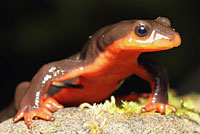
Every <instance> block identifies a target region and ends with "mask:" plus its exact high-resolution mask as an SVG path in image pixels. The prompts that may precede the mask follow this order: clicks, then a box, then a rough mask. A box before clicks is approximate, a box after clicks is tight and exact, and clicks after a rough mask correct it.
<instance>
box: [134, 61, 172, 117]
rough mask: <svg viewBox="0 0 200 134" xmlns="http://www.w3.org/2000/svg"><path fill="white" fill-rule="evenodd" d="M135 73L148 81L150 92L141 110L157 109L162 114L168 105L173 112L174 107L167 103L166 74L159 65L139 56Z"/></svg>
mask: <svg viewBox="0 0 200 134" xmlns="http://www.w3.org/2000/svg"><path fill="white" fill-rule="evenodd" d="M137 75H138V76H140V77H141V78H143V79H145V80H147V81H148V82H149V83H150V86H151V90H152V93H151V95H150V97H149V98H148V100H147V102H146V103H144V104H142V105H143V108H142V112H148V111H157V112H159V113H161V114H164V113H165V111H166V109H167V108H168V107H169V108H171V109H172V110H173V111H174V112H176V108H175V107H174V106H172V105H169V104H167V103H168V74H167V71H166V70H165V69H164V68H163V67H162V66H160V65H158V64H156V63H154V62H152V61H149V60H146V59H142V58H139V59H138V69H137Z"/></svg>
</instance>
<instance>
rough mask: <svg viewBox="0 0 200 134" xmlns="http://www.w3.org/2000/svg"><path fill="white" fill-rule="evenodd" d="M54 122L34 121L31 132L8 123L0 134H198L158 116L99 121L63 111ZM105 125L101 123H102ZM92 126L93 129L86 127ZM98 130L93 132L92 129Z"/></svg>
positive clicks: (181, 121) (196, 127)
mask: <svg viewBox="0 0 200 134" xmlns="http://www.w3.org/2000/svg"><path fill="white" fill-rule="evenodd" d="M53 115H54V117H55V118H56V120H55V121H54V122H50V121H43V120H34V121H33V124H34V126H33V128H32V129H31V130H29V129H27V127H26V125H25V124H24V122H23V121H19V122H18V123H13V122H12V119H8V120H6V121H4V122H2V123H1V124H0V133H1V134H29V133H31V134H90V133H91V131H93V132H95V130H97V131H96V132H98V133H102V134H183V133H189V134H191V133H200V124H199V123H196V122H194V121H192V120H189V119H187V118H185V117H181V118H180V117H177V116H174V115H160V114H155V113H154V114H149V113H148V114H143V115H140V116H137V115H135V114H132V116H131V117H130V118H126V117H128V116H129V115H126V116H124V115H119V114H110V113H107V112H105V113H104V114H103V115H102V116H101V117H100V118H98V119H97V118H95V115H94V114H93V113H92V112H91V111H90V110H89V109H84V110H83V111H79V109H78V108H65V109H62V110H59V111H57V112H55V113H54V114H53ZM104 121H105V122H104ZM89 123H90V126H92V125H91V124H93V129H92V128H91V127H90V126H89V125H86V124H89ZM94 124H95V125H94ZM96 126H98V127H97V128H95V127H96Z"/></svg>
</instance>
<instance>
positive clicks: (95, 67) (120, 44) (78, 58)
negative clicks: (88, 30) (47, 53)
mask: <svg viewBox="0 0 200 134" xmlns="http://www.w3.org/2000/svg"><path fill="white" fill-rule="evenodd" d="M180 44H181V38H180V36H179V34H178V33H177V32H176V31H175V30H174V29H173V28H171V24H170V21H169V19H167V18H165V17H158V18H157V19H155V20H125V21H121V22H118V23H116V24H112V25H109V26H105V27H103V28H101V29H100V30H98V31H97V32H96V33H95V34H94V35H93V36H90V38H89V41H88V42H87V43H86V44H85V45H84V47H83V49H82V51H81V52H79V53H77V54H75V55H73V56H71V57H69V58H67V59H64V60H60V61H55V62H51V63H48V64H46V65H44V66H42V67H41V69H40V70H39V71H38V72H37V73H36V75H35V76H34V77H33V79H32V80H31V82H22V83H20V84H19V85H18V86H17V88H16V93H15V106H16V108H17V109H18V113H17V114H16V116H15V117H14V122H17V121H19V120H20V119H21V118H24V121H25V123H26V124H27V126H28V127H29V128H31V126H32V120H33V118H34V117H39V118H42V119H45V120H54V118H53V117H52V112H55V111H56V110H57V109H61V108H63V105H65V106H72V105H79V104H81V103H83V102H88V103H94V102H99V101H103V100H104V99H106V98H108V97H109V96H110V95H111V94H112V93H113V92H114V91H115V90H116V88H117V87H118V86H119V84H120V83H121V81H123V80H124V79H125V78H127V77H129V76H131V75H133V74H135V75H137V76H139V77H141V78H142V79H144V80H146V81H148V82H149V84H150V87H151V91H152V93H151V95H150V96H149V98H148V101H147V102H146V103H145V104H143V108H142V111H143V112H146V111H153V110H155V111H157V112H160V113H162V114H163V113H165V110H166V108H167V107H170V108H172V109H173V111H174V112H175V111H176V108H175V107H174V106H172V105H169V104H167V103H168V95H167V90H168V76H167V72H166V70H165V69H164V68H163V67H161V66H160V65H158V64H156V63H154V62H151V61H149V60H145V59H142V58H141V59H140V58H138V57H139V55H140V54H141V53H144V52H153V51H161V50H166V49H170V48H173V47H177V46H179V45H180ZM61 104H63V105H61Z"/></svg>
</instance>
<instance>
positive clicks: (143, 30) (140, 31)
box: [135, 25, 150, 37]
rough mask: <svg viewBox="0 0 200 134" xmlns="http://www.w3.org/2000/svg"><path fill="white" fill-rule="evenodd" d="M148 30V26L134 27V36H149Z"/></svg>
mask: <svg viewBox="0 0 200 134" xmlns="http://www.w3.org/2000/svg"><path fill="white" fill-rule="evenodd" d="M149 32H150V29H149V27H148V26H145V25H139V26H136V27H135V34H136V35H137V36H139V37H145V36H147V35H148V34H149Z"/></svg>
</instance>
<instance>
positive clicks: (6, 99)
mask: <svg viewBox="0 0 200 134" xmlns="http://www.w3.org/2000/svg"><path fill="white" fill-rule="evenodd" d="M197 2H198V0H189V1H187V0H123V1H121V0H109V1H108V0H96V1H95V0H17V1H16V0H7V1H4V2H1V4H0V10H1V11H0V17H1V18H0V46H1V47H0V50H1V51H0V62H1V63H0V78H1V86H0V91H1V93H0V108H2V107H4V106H6V105H8V103H10V102H11V100H12V99H13V94H14V90H15V87H16V85H17V84H18V83H19V82H21V81H24V80H31V78H32V77H33V75H34V74H35V73H36V72H37V70H38V69H39V68H40V67H41V66H42V65H43V64H45V63H48V62H51V61H55V60H59V59H63V58H65V57H67V56H70V55H71V54H73V53H75V52H77V51H79V50H80V49H81V47H82V46H83V44H84V43H85V42H86V41H87V39H88V37H89V36H90V35H91V34H93V33H94V32H95V31H96V30H97V29H99V28H101V27H103V26H105V25H109V24H112V23H116V22H118V21H121V20H125V19H155V18H156V17H157V16H165V17H168V18H170V20H171V22H172V27H174V28H175V29H176V31H178V32H179V33H180V35H181V37H182V45H181V46H180V47H178V48H175V49H172V50H168V51H162V52H156V53H148V54H145V56H147V57H149V58H152V59H154V60H155V61H158V62H159V63H160V64H162V65H163V66H165V67H166V68H167V70H168V72H169V75H170V84H171V87H173V88H177V89H178V87H179V85H180V84H181V83H182V81H183V80H184V79H185V78H186V77H187V76H188V74H189V73H190V72H191V70H194V69H196V68H198V66H200V64H199V57H200V52H199V48H200V47H199V45H200V44H199V41H200V38H199V35H200V28H199V27H200V26H199V24H200V23H199V16H200V15H199V13H200V12H199V9H198V8H199V6H198V4H197Z"/></svg>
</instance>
